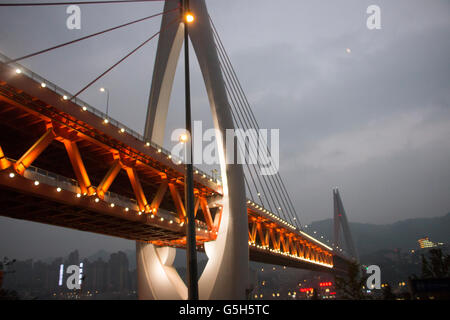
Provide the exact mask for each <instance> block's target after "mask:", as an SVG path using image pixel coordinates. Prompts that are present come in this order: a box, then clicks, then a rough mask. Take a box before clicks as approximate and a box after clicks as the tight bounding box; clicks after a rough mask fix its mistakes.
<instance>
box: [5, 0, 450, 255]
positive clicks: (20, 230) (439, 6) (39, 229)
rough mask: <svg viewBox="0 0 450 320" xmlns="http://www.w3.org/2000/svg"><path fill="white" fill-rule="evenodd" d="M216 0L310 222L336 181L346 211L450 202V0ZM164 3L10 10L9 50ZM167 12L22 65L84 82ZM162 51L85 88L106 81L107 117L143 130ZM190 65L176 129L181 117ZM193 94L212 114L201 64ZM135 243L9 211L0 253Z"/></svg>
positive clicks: (398, 212)
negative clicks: (72, 26)
mask: <svg viewBox="0 0 450 320" xmlns="http://www.w3.org/2000/svg"><path fill="white" fill-rule="evenodd" d="M2 2H7V1H3V0H2ZM8 2H9V1H8ZM27 2H28V1H27ZM207 4H208V7H209V11H210V15H211V17H212V19H213V20H214V22H215V24H216V26H217V28H218V31H219V33H220V35H221V38H222V40H223V42H224V45H225V47H226V49H227V51H228V53H229V55H230V58H231V60H232V62H233V64H234V66H235V69H236V71H237V74H238V76H239V78H240V80H241V82H242V85H243V88H244V90H245V92H246V94H247V96H248V98H249V101H250V103H251V105H252V107H253V111H254V113H255V115H256V117H257V119H258V121H259V123H260V126H261V127H262V128H269V129H270V128H279V129H280V147H281V157H280V158H281V159H280V166H281V173H282V176H283V177H284V180H285V183H286V185H287V186H288V189H289V190H290V195H291V197H292V199H293V201H294V203H295V205H296V208H297V211H298V213H299V215H300V219H301V222H302V223H303V224H306V223H310V222H311V221H315V220H321V219H327V218H331V217H332V193H331V190H332V187H335V186H338V187H339V188H340V192H341V195H342V197H343V202H344V206H345V208H346V211H347V215H348V217H349V220H350V221H356V222H365V223H377V224H383V223H392V222H395V221H398V220H402V219H407V218H414V217H432V216H439V215H443V214H446V213H447V212H449V211H450V108H449V106H450V90H449V89H450V61H449V60H450V58H449V57H450V2H449V1H448V0H432V1H430V0H397V1H384V0H371V1H365V0H340V1H336V0H321V1H312V0H282V1H274V0H271V1H267V0H227V1H220V0H207ZM371 4H376V5H379V6H380V8H381V24H382V29H381V30H369V29H368V28H367V27H366V19H367V17H368V14H367V13H366V9H367V7H368V6H369V5H371ZM161 9H162V3H144V4H115V5H108V6H105V5H95V6H87V5H86V6H81V13H82V22H81V23H82V24H81V30H68V29H67V28H66V18H67V16H68V15H67V14H66V13H65V10H66V7H64V6H62V7H47V8H45V7H38V8H36V7H34V8H2V9H1V11H0V51H1V52H3V53H4V54H6V55H8V56H10V57H12V58H14V57H18V56H22V55H24V54H27V53H30V52H33V51H36V50H39V49H44V48H47V47H49V46H52V45H55V44H59V43H61V42H65V41H68V40H71V39H74V38H77V37H80V36H83V35H88V34H90V33H93V32H96V31H99V30H102V29H105V28H107V27H111V26H115V25H118V24H121V23H125V22H128V21H131V20H134V19H137V18H140V17H144V16H147V15H150V14H152V13H157V12H160V11H161ZM159 23H160V20H159V19H155V20H154V21H147V22H142V23H140V24H138V25H133V26H131V27H128V28H125V29H121V30H118V31H114V32H113V33H109V34H105V35H102V36H101V37H98V38H96V39H95V40H92V39H90V40H86V41H84V42H82V43H78V44H75V45H72V46H69V47H65V48H62V49H59V50H55V51H52V52H50V53H48V54H45V55H42V56H38V57H34V58H31V59H28V60H26V61H24V62H23V64H24V65H25V66H27V67H29V68H30V69H32V70H33V71H35V72H36V73H38V74H40V75H42V76H44V77H46V78H48V79H49V80H51V81H53V82H55V83H57V84H59V85H60V86H61V87H63V88H65V89H67V90H68V91H70V92H76V91H78V90H79V89H80V88H82V87H83V86H84V85H85V84H87V83H88V82H89V81H90V80H92V79H93V78H95V77H96V76H97V75H99V74H100V73H102V72H103V71H104V70H106V69H107V68H108V67H109V66H111V65H112V64H113V63H114V62H116V61H117V60H118V59H120V58H121V57H122V56H123V55H125V54H126V53H128V52H129V51H130V50H131V49H132V48H134V47H136V46H137V45H139V44H140V43H141V42H142V41H143V40H144V39H146V38H148V37H149V36H150V35H151V34H153V33H155V32H156V31H157V30H158V28H159ZM155 49H156V41H154V42H151V43H149V44H148V45H147V46H145V47H144V48H143V49H142V50H140V51H139V52H137V53H136V54H135V55H133V56H131V57H130V58H129V59H128V60H127V61H126V62H125V63H123V64H121V65H119V66H118V67H117V68H116V69H115V70H114V71H113V72H111V73H110V74H108V75H107V76H106V77H105V78H103V79H102V80H101V81H100V82H99V83H96V84H94V85H93V86H92V87H91V88H90V89H89V90H87V91H86V92H85V93H84V94H83V95H82V96H81V98H83V99H84V100H86V101H88V102H89V103H91V104H92V105H94V106H96V107H97V108H98V109H100V110H104V108H105V101H106V100H105V96H104V94H102V93H100V92H99V88H100V87H102V86H104V87H107V88H108V89H109V90H110V92H111V100H110V102H111V103H110V112H111V116H112V117H114V118H116V119H118V120H120V121H121V122H123V123H125V124H126V125H128V126H129V127H131V128H134V129H135V130H136V131H139V132H142V130H143V127H144V117H145V114H146V106H147V99H148V92H149V87H150V83H151V75H152V69H153V63H154V57H155ZM347 49H350V53H349V52H348V51H347ZM182 70H183V69H182V66H180V67H179V68H178V70H177V75H176V79H175V84H174V90H173V95H172V100H171V106H170V111H169V123H168V131H170V130H171V129H174V128H177V127H182V126H183V121H184V120H183V117H182V115H183V113H180V112H181V111H182V110H183V109H182V108H183V104H184V100H183V99H184V96H183V95H184V91H183V73H182ZM192 102H193V112H194V118H195V119H202V120H204V121H205V123H206V124H205V125H204V126H206V127H207V126H211V125H212V122H211V121H210V118H209V117H210V114H209V106H208V101H207V97H206V92H205V90H204V87H203V82H202V79H201V75H200V72H199V69H198V66H197V64H196V62H193V66H192ZM11 243H14V244H15V245H11ZM133 247H134V243H133V242H131V241H125V240H120V239H113V238H109V237H103V236H98V235H92V234H87V233H81V232H76V231H67V230H66V229H61V228H55V227H49V226H45V225H39V224H34V223H28V222H22V221H14V220H11V219H6V218H0V256H2V255H8V256H14V257H18V258H24V257H43V256H53V255H58V254H61V255H62V254H66V253H67V252H68V250H71V249H73V248H79V249H81V253H82V254H83V255H89V254H91V253H93V252H95V251H97V250H98V249H102V248H104V249H107V250H118V249H123V248H133Z"/></svg>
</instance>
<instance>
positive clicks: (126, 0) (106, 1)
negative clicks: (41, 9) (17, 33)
mask: <svg viewBox="0 0 450 320" xmlns="http://www.w3.org/2000/svg"><path fill="white" fill-rule="evenodd" d="M156 1H164V0H104V1H66V2H23V3H0V7H32V6H68V5H72V4H74V5H81V4H116V3H133V2H156Z"/></svg>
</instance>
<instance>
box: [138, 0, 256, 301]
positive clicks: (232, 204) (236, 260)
mask: <svg viewBox="0 0 450 320" xmlns="http://www.w3.org/2000/svg"><path fill="white" fill-rule="evenodd" d="M179 4H180V2H179V0H166V1H165V6H164V11H165V12H167V11H169V10H171V9H174V8H176V7H178V6H179ZM190 10H191V12H192V13H193V15H194V17H195V21H194V23H192V24H190V25H189V37H190V40H191V43H192V45H193V47H194V50H195V53H196V56H197V59H198V62H199V65H200V70H201V72H202V75H203V79H204V82H205V87H206V91H207V94H208V99H209V104H210V109H211V114H212V119H213V122H214V127H215V129H217V130H216V131H217V132H218V133H217V134H218V135H217V136H216V141H217V146H218V153H219V160H220V170H221V175H222V185H223V199H222V206H223V211H222V218H221V223H220V229H219V231H218V235H217V239H216V240H215V241H211V242H206V243H205V244H204V247H205V252H206V255H207V256H208V262H207V264H206V267H205V269H204V271H203V273H202V275H201V276H200V279H199V296H200V299H245V290H246V288H247V286H248V261H249V251H248V225H247V224H248V218H247V208H246V196H245V185H244V178H243V177H244V172H243V169H242V165H240V164H226V163H225V159H226V154H225V152H226V150H225V147H224V146H225V144H224V138H225V136H226V134H225V133H226V130H227V129H234V124H233V120H232V115H231V108H230V105H229V102H228V98H227V94H226V89H225V84H224V79H223V75H222V73H221V70H220V65H219V58H218V53H217V51H216V46H215V43H214V38H213V33H212V29H211V24H210V20H209V15H208V11H207V8H206V4H205V1H204V0H190ZM180 14H181V12H180V11H177V10H175V11H172V12H171V13H168V14H165V15H164V16H163V18H162V22H161V28H162V32H161V34H160V37H159V40H158V48H157V53H156V59H155V66H154V70H153V78H152V86H151V91H150V97H149V104H148V111H147V118H146V125H145V133H144V136H145V138H146V139H149V140H151V141H153V142H155V143H157V144H159V145H163V142H164V132H165V127H166V118H167V111H168V107H169V100H170V95H171V91H172V86H173V80H174V77H175V71H176V66H177V63H178V60H179V56H180V51H181V47H182V44H183V40H184V24H183V22H182V21H183V19H181V17H180ZM177 17H180V21H181V22H180V24H172V25H171V26H170V27H168V28H165V26H166V25H167V24H169V23H170V22H171V21H173V20H174V19H176V18H177ZM175 254H176V249H175V248H171V247H162V248H161V247H156V246H154V245H153V244H148V243H142V242H136V257H137V277H138V297H139V299H187V297H188V294H187V287H186V285H185V284H184V282H183V280H182V279H181V278H180V276H179V274H178V272H177V271H176V270H175V268H174V267H173V262H174V259H175Z"/></svg>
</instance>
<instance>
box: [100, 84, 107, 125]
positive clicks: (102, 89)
mask: <svg viewBox="0 0 450 320" xmlns="http://www.w3.org/2000/svg"><path fill="white" fill-rule="evenodd" d="M100 92H106V119H105V122H106V123H108V109H109V90H108V89H106V88H103V87H102V88H100Z"/></svg>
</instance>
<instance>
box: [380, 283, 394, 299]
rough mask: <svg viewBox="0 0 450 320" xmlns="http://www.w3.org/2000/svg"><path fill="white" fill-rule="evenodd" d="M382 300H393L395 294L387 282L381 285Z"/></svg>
mask: <svg viewBox="0 0 450 320" xmlns="http://www.w3.org/2000/svg"><path fill="white" fill-rule="evenodd" d="M382 292H383V300H395V298H396V296H395V294H393V293H392V288H391V286H390V285H389V284H387V285H385V286H384V287H383V290H382Z"/></svg>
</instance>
